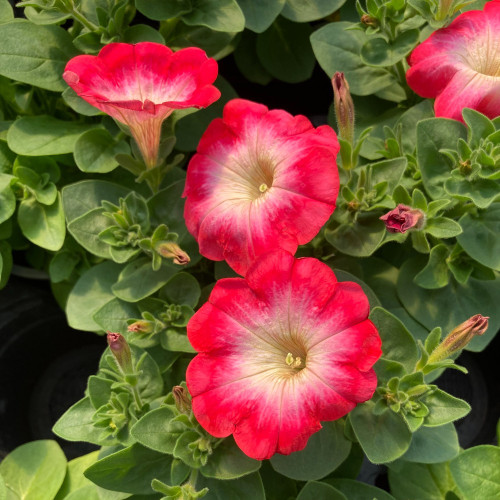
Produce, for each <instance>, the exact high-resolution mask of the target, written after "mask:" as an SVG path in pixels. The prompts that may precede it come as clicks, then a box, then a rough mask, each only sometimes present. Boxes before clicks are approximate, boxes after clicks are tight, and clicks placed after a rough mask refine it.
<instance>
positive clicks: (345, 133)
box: [332, 72, 354, 144]
mask: <svg viewBox="0 0 500 500" xmlns="http://www.w3.org/2000/svg"><path fill="white" fill-rule="evenodd" d="M332 86H333V104H334V107H335V116H336V117H337V125H338V128H339V135H340V137H341V138H342V139H344V140H345V141H347V142H349V143H350V144H352V143H353V141H354V103H353V102H352V97H351V94H350V92H349V84H348V83H347V80H346V79H345V77H344V73H339V72H337V73H335V74H334V75H333V78H332Z"/></svg>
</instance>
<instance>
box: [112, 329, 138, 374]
mask: <svg viewBox="0 0 500 500" xmlns="http://www.w3.org/2000/svg"><path fill="white" fill-rule="evenodd" d="M108 345H109V349H110V351H111V353H112V354H113V356H114V357H115V359H116V362H117V363H118V366H119V367H120V369H121V371H122V372H123V373H133V371H134V367H133V365H132V354H131V352H130V347H129V345H128V344H127V341H126V340H125V337H124V336H123V335H120V334H119V333H113V332H108Z"/></svg>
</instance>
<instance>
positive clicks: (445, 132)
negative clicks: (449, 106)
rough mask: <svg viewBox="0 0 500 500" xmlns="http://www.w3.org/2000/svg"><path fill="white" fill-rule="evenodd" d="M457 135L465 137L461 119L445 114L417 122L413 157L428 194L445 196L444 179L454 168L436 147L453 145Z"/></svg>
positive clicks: (448, 147)
mask: <svg viewBox="0 0 500 500" xmlns="http://www.w3.org/2000/svg"><path fill="white" fill-rule="evenodd" d="M459 138H462V139H464V140H465V139H466V130H465V127H464V125H463V124H462V123H460V122H458V121H456V120H450V119H448V118H429V119H427V120H422V121H420V122H419V123H418V125H417V161H418V166H419V167H420V170H421V172H422V181H423V183H424V187H425V190H426V191H427V193H429V195H430V196H431V198H433V199H434V200H438V199H441V198H448V197H449V195H448V194H447V193H446V191H445V190H444V187H443V186H444V183H445V182H446V180H447V179H448V178H449V177H450V173H451V170H452V169H453V168H455V167H454V166H453V165H450V164H449V160H448V159H447V158H446V156H445V155H444V154H442V153H440V151H441V150H442V149H452V150H454V149H456V146H457V141H458V139H459Z"/></svg>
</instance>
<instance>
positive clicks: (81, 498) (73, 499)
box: [64, 481, 102, 500]
mask: <svg viewBox="0 0 500 500" xmlns="http://www.w3.org/2000/svg"><path fill="white" fill-rule="evenodd" d="M88 483H89V484H87V485H86V486H82V487H81V488H78V489H77V490H74V491H72V492H71V493H70V494H69V495H68V496H66V497H65V498H64V500H102V498H101V496H100V495H99V490H98V488H99V487H98V486H96V485H95V484H92V483H91V482H90V481H88Z"/></svg>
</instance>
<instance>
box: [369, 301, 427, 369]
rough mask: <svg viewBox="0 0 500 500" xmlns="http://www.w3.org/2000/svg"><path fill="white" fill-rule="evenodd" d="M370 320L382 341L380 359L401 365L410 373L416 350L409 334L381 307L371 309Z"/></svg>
mask: <svg viewBox="0 0 500 500" xmlns="http://www.w3.org/2000/svg"><path fill="white" fill-rule="evenodd" d="M370 319H371V320H372V321H373V323H374V324H375V326H376V327H377V329H378V332H379V335H380V338H381V339H382V357H383V358H385V359H388V360H392V361H397V362H399V363H401V364H402V365H403V366H404V367H405V368H406V371H407V372H408V373H411V372H412V371H413V370H414V369H415V365H416V363H417V361H418V349H417V345H416V343H415V341H414V340H413V337H412V336H411V334H410V332H408V330H407V329H406V328H405V326H404V325H403V323H401V321H400V320H399V319H398V318H396V316H394V315H393V314H391V313H390V312H389V311H386V310H385V309H382V308H381V307H376V308H375V309H372V311H371V313H370Z"/></svg>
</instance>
